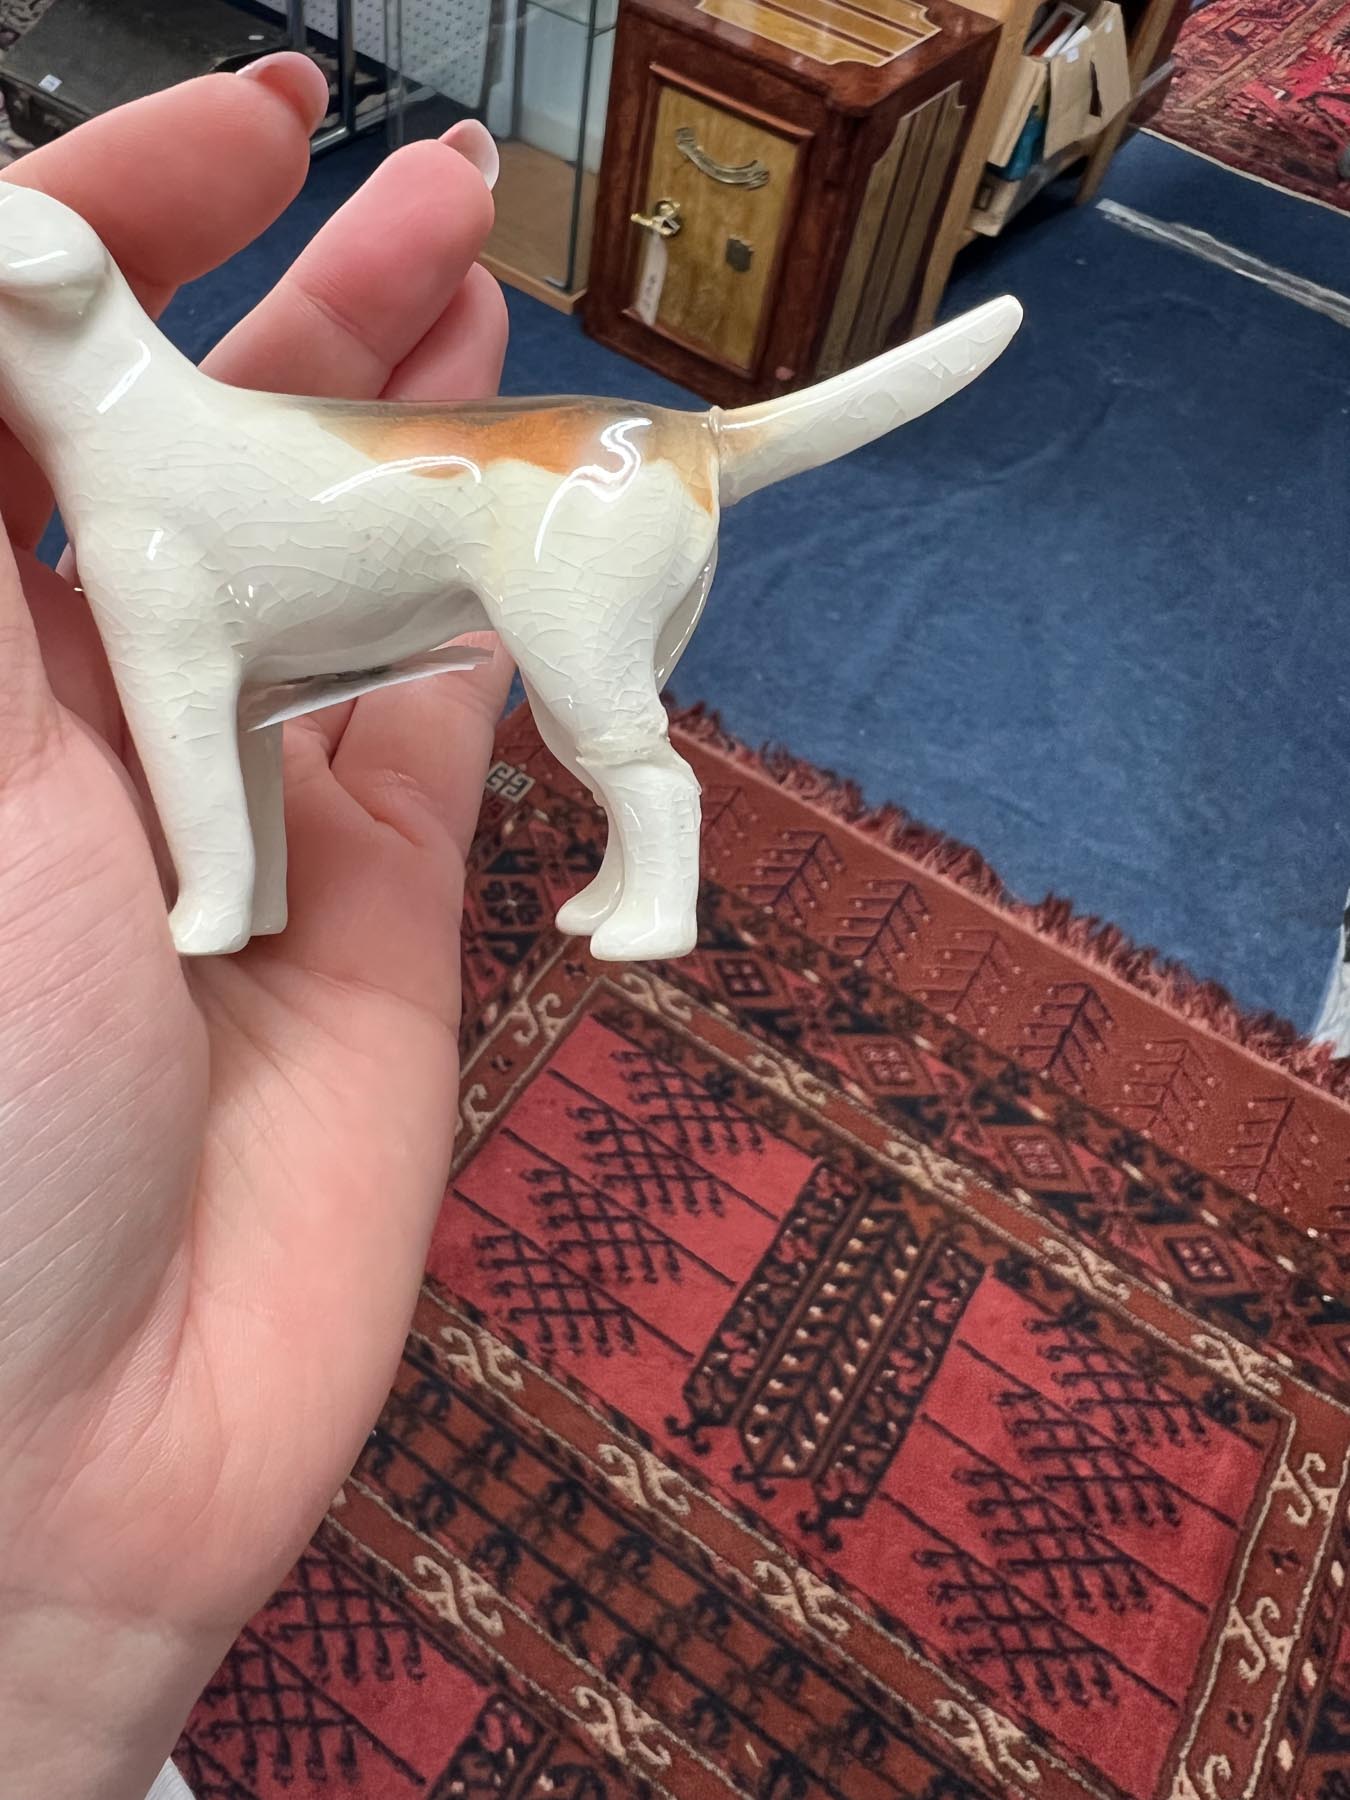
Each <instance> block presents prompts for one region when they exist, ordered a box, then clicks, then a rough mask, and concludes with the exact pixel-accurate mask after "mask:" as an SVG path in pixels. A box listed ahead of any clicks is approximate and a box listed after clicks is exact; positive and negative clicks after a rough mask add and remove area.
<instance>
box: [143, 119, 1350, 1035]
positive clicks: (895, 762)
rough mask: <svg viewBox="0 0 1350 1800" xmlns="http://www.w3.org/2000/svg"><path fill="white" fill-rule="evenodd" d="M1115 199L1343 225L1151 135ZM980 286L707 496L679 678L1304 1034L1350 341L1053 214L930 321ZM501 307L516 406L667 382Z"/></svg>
mask: <svg viewBox="0 0 1350 1800" xmlns="http://www.w3.org/2000/svg"><path fill="white" fill-rule="evenodd" d="M376 154H377V150H376V148H375V147H373V146H369V145H363V146H360V147H357V148H355V149H351V150H347V151H343V152H340V153H337V154H335V155H333V156H331V157H329V158H327V159H325V160H324V161H323V162H321V163H320V164H319V165H318V166H317V167H316V169H315V171H314V173H313V176H312V179H311V182H310V185H309V187H308V188H307V190H306V193H305V194H304V195H303V196H302V197H301V199H300V200H299V201H297V203H296V205H295V206H294V207H293V208H292V209H291V211H290V212H289V213H288V214H287V216H286V217H285V219H283V220H282V221H281V222H280V223H279V224H278V225H277V226H276V227H275V228H274V229H273V230H272V231H271V232H270V233H269V234H268V235H267V236H266V237H265V238H264V239H263V240H261V241H260V243H259V244H258V245H256V246H255V247H254V248H253V249H252V250H251V251H250V252H249V253H248V254H247V255H245V256H243V257H241V258H239V259H237V261H236V262H235V263H234V264H233V265H232V266H231V267H230V268H229V269H228V270H225V271H223V272H221V273H218V274H217V275H215V276H212V277H210V278H209V279H207V280H205V281H203V282H200V283H198V284H197V286H196V287H195V288H194V289H193V290H192V291H191V292H190V293H188V294H186V295H184V296H183V297H181V298H180V300H179V301H178V302H177V303H176V304H175V306H174V308H173V310H172V312H171V315H170V326H171V329H172V330H173V333H174V335H175V336H176V337H177V338H178V340H179V342H181V343H182V344H183V346H184V347H185V348H186V349H188V350H189V351H190V352H192V353H193V354H200V353H201V352H202V351H203V350H205V348H207V346H208V345H209V344H210V343H211V342H213V341H214V340H215V338H216V337H217V336H219V334H220V333H221V332H222V331H223V330H224V329H226V328H227V327H228V326H229V325H230V324H232V323H233V322H234V320H235V319H236V318H238V317H239V316H240V314H241V313H242V312H243V311H244V310H245V309H246V308H247V306H248V305H249V304H250V303H251V302H252V301H253V300H254V299H255V298H256V297H257V296H258V295H259V294H261V293H262V292H263V291H264V289H265V288H266V287H267V285H268V284H269V283H270V282H271V280H273V279H274V278H275V276H276V275H277V274H278V273H279V272H280V270H281V268H282V267H283V266H284V264H285V262H286V261H287V260H288V258H289V257H290V255H292V254H293V252H294V250H295V249H296V248H298V246H299V244H300V243H301V242H302V241H303V240H304V239H305V238H307V237H308V236H309V235H310V233H311V232H312V231H313V230H314V229H315V227H316V226H317V224H318V223H319V222H320V221H321V220H322V218H323V217H325V216H326V215H327V213H328V212H329V211H330V210H331V209H332V207H333V206H334V205H336V204H337V203H338V202H339V201H340V200H341V199H342V198H343V197H345V194H346V193H347V192H349V191H350V189H351V187H352V186H353V185H354V184H355V182H356V181H357V180H358V179H359V178H360V176H361V175H362V174H363V173H364V171H365V170H366V169H367V168H368V167H369V166H370V165H371V162H372V161H373V159H374V157H375V155H376ZM1178 159H1179V160H1178ZM1108 192H1110V193H1112V194H1113V195H1115V196H1116V197H1118V198H1120V199H1121V200H1123V201H1125V202H1126V203H1128V204H1129V205H1131V206H1134V207H1137V208H1138V209H1139V210H1141V211H1146V212H1152V213H1154V214H1155V216H1160V217H1172V218H1177V217H1181V218H1184V219H1185V221H1186V222H1187V223H1191V224H1198V225H1201V226H1204V227H1205V228H1206V229H1209V230H1212V231H1214V232H1216V234H1217V235H1220V236H1222V235H1224V234H1225V233H1228V234H1229V235H1230V237H1231V238H1232V239H1234V240H1235V241H1238V242H1240V243H1241V244H1242V247H1243V248H1246V249H1248V250H1252V251H1255V252H1256V253H1257V254H1261V255H1264V256H1266V257H1267V258H1269V259H1270V260H1273V261H1275V262H1277V263H1278V262H1287V264H1288V265H1289V266H1291V267H1293V268H1294V269H1295V270H1296V272H1298V273H1301V274H1305V275H1307V276H1310V277H1311V278H1313V279H1318V280H1321V281H1323V282H1329V283H1330V282H1333V281H1335V282H1336V285H1340V286H1350V267H1347V265H1346V263H1345V260H1344V259H1345V258H1346V257H1347V255H1350V223H1348V222H1347V221H1346V220H1345V219H1344V218H1341V217H1338V216H1336V215H1333V214H1331V213H1329V212H1324V211H1321V210H1320V209H1317V208H1314V207H1311V206H1305V205H1303V204H1301V203H1299V202H1296V201H1292V200H1288V199H1286V198H1285V197H1284V196H1281V195H1272V194H1267V193H1266V192H1265V191H1264V190H1261V189H1258V188H1254V187H1253V186H1252V184H1250V183H1247V182H1243V181H1241V180H1240V179H1239V178H1238V177H1236V176H1232V175H1229V174H1227V173H1225V172H1223V171H1220V170H1217V169H1214V168H1211V167H1210V166H1209V165H1208V164H1205V163H1204V162H1202V161H1200V160H1199V159H1197V158H1194V157H1188V156H1186V154H1185V153H1184V152H1182V151H1179V150H1175V149H1173V148H1171V147H1170V146H1167V145H1162V144H1158V143H1154V142H1151V141H1149V140H1146V139H1145V140H1136V142H1135V143H1134V144H1133V145H1131V146H1130V147H1129V148H1128V149H1127V150H1126V151H1125V152H1124V153H1123V156H1122V158H1121V159H1120V161H1119V163H1118V165H1117V170H1116V171H1115V173H1114V175H1113V179H1112V182H1111V184H1110V185H1109V187H1108ZM1150 196H1152V200H1151V199H1150ZM1282 218H1283V219H1284V221H1285V222H1284V224H1281V219H1282ZM1338 258H1339V259H1341V260H1340V261H1339V262H1338V260H1337V259H1338ZM1338 268H1341V269H1344V270H1345V274H1344V275H1343V276H1342V277H1341V278H1340V279H1339V281H1336V271H1337V269H1338ZM1003 291H1008V292H1012V293H1015V294H1017V295H1018V296H1019V297H1020V298H1021V299H1022V301H1023V302H1024V304H1025V306H1026V309H1027V323H1026V325H1025V327H1024V329H1023V332H1022V334H1021V335H1020V337H1019V338H1018V339H1017V341H1016V342H1015V343H1014V345H1013V347H1012V349H1011V350H1010V351H1009V352H1008V353H1007V355H1006V356H1005V357H1004V359H1003V361H1002V362H1001V363H1000V364H999V365H998V366H997V367H996V368H995V369H994V370H993V371H992V372H991V373H990V374H989V375H987V376H986V377H985V378H984V379H983V380H982V381H981V382H980V383H978V384H977V385H976V387H974V388H973V389H971V390H970V391H969V392H968V393H967V394H965V395H963V396H961V397H959V398H958V399H957V400H955V401H953V402H952V403H951V404H950V405H949V406H947V407H945V408H943V409H942V410H941V411H939V412H937V413H935V414H932V415H930V416H929V417H928V418H926V419H923V420H921V421H919V422H918V423H916V424H915V425H913V426H911V427H909V428H908V429H907V430H905V431H904V432H902V433H900V434H899V435H898V436H896V437H894V438H892V439H891V440H889V441H887V442H885V443H882V444H878V445H875V446H873V447H872V448H871V449H869V450H867V451H864V452H862V453H860V454H859V455H857V456H855V457H853V458H851V459H850V460H848V461H846V462H844V463H841V464H839V465H837V466H835V467H834V468H832V469H829V470H823V471H820V472H818V473H816V474H814V475H811V476H806V477H803V478H801V479H800V480H798V481H796V482H794V483H792V484H790V485H789V486H787V487H782V488H777V489H774V490H770V491H769V492H767V493H764V494H762V495H759V496H757V497H756V498H755V499H753V500H752V501H750V502H749V503H747V504H746V505H745V506H744V507H742V508H739V509H737V510H736V511H734V512H733V513H731V514H730V515H729V516H728V518H727V520H726V525H725V531H724V537H723V559H722V565H721V574H720V576H719V579H718V585H717V588H716V590H715V593H714V598H713V601H712V604H711V605H710V607H709V610H708V613H707V615H706V618H705V620H704V623H703V625H702V626H701V628H700V630H699V633H698V635H697V636H696V638H695V639H694V642H693V644H692V646H691V648H690V650H689V652H688V654H687V656H686V658H685V661H684V663H683V664H682V666H681V668H680V670H679V672H678V676H677V678H676V682H675V688H676V692H677V694H678V696H679V698H680V699H681V700H682V701H693V700H703V701H706V702H707V703H708V704H709V705H711V706H713V707H715V708H716V709H717V710H718V711H719V712H720V713H721V715H722V717H723V719H724V720H725V722H726V724H727V725H728V727H729V728H730V729H731V730H732V731H734V732H735V733H736V734H737V735H738V736H740V737H741V738H743V739H745V740H747V741H749V742H750V743H752V744H753V743H758V742H761V741H764V740H774V741H777V742H780V743H783V744H785V745H787V746H788V747H789V748H790V749H791V750H792V751H794V752H795V753H796V754H797V755H798V756H801V757H805V758H807V759H809V760H810V761H812V762H815V763H818V764H822V765H824V766H826V767H829V768H832V769H834V770H836V771H838V772H840V773H842V774H845V775H848V776H851V777H852V778H853V779H854V780H856V781H857V782H858V783H859V784H860V785H861V787H862V789H863V791H864V793H865V794H866V795H867V797H868V798H869V799H870V800H872V801H876V802H881V801H885V800H894V801H897V802H899V803H900V804H901V805H902V806H904V807H905V808H906V809H907V810H908V811H910V812H911V813H912V814H913V815H914V816H916V817H917V818H919V819H921V820H923V821H925V822H926V823H928V824H929V825H932V826H935V827H937V828H938V829H940V830H942V831H944V832H947V833H950V834H951V835H953V836H954V837H956V838H959V839H962V840H964V841H966V842H968V843H971V844H973V845H975V846H976V847H978V848H979V849H980V850H981V851H982V852H983V853H984V855H985V856H986V857H987V858H988V859H989V861H990V862H991V863H993V865H994V866H995V867H996V868H997V869H999V871H1000V872H1001V873H1002V875H1003V876H1004V878H1005V879H1006V881H1007V882H1008V884H1009V886H1010V887H1011V888H1012V889H1013V890H1015V891H1016V892H1018V893H1019V894H1021V895H1023V896H1024V897H1027V898H1030V899H1036V898H1039V897H1040V896H1041V895H1043V894H1044V893H1046V892H1047V891H1054V892H1057V893H1060V894H1063V895H1067V896H1068V897H1070V898H1071V899H1072V900H1074V901H1075V902H1076V903H1077V905H1078V906H1079V907H1080V908H1082V909H1083V910H1085V911H1090V912H1093V913H1096V914H1099V915H1101V916H1103V917H1106V918H1109V919H1111V920H1113V921H1114V922H1115V923H1116V924H1117V925H1119V926H1121V927H1122V928H1123V929H1124V930H1125V931H1126V932H1127V933H1129V935H1130V936H1132V937H1134V938H1135V939H1137V940H1139V941H1141V942H1145V943H1150V944H1154V945H1156V946H1158V947H1159V948H1160V949H1161V950H1162V951H1163V952H1164V953H1165V954H1166V955H1168V956H1169V957H1176V958H1180V959H1181V960H1183V961H1184V962H1186V963H1187V964H1189V966H1190V967H1191V968H1192V969H1193V970H1194V971H1195V972H1196V973H1197V974H1199V975H1202V976H1208V977H1212V978H1214V979H1216V980H1218V981H1221V982H1222V983H1223V984H1224V985H1225V986H1227V987H1228V988H1229V989H1230V990H1231V991H1232V993H1233V994H1234V995H1235V997H1236V998H1237V999H1238V1001H1239V1002H1240V1003H1241V1004H1242V1005H1243V1006H1246V1007H1251V1008H1272V1009H1274V1010H1276V1011H1278V1012H1281V1013H1283V1014H1285V1015H1287V1016H1289V1017H1291V1018H1293V1019H1294V1020H1295V1021H1297V1022H1298V1023H1300V1024H1303V1025H1305V1026H1306V1025H1308V1024H1310V1023H1311V1020H1312V1017H1313V1013H1314V1010H1315V1008H1316V1004H1317V1001H1318V998H1319V995H1320V992H1321V987H1322V983H1323V980H1324V977H1325V975H1326V972H1327V966H1328V963H1329V960H1330V956H1331V953H1332V950H1333V946H1334V933H1335V928H1336V925H1337V921H1338V916H1339V912H1340V908H1341V904H1342V901H1343V899H1344V896H1345V891H1346V886H1347V883H1348V882H1350V807H1347V803H1346V799H1345V772H1344V758H1345V754H1346V752H1345V746H1346V744H1347V743H1350V686H1348V684H1347V682H1346V679H1345V675H1344V667H1345V662H1346V657H1345V652H1344V649H1343V625H1342V622H1341V613H1342V612H1343V610H1344V608H1345V606H1346V604H1347V594H1346V571H1347V569H1350V509H1348V508H1347V505H1346V484H1347V474H1348V472H1350V335H1348V334H1347V333H1346V332H1345V330H1344V329H1342V328H1341V327H1338V326H1337V325H1335V324H1333V323H1331V322H1330V321H1328V320H1327V319H1325V318H1322V317H1320V316H1317V315H1315V314H1313V313H1311V312H1308V311H1306V310H1304V309H1302V308H1300V307H1298V306H1295V305H1293V304H1292V303H1290V302H1288V301H1285V300H1281V299H1277V298H1275V297H1273V296H1272V295H1270V294H1269V293H1268V292H1266V291H1265V290H1263V289H1261V288H1260V287H1257V286H1255V285H1253V284H1252V283H1250V282H1247V281H1243V280H1241V279H1239V278H1237V277H1235V276H1232V275H1230V274H1228V273H1226V272H1224V271H1223V270H1221V269H1218V268H1215V267H1213V266H1211V265H1208V264H1206V263H1204V262H1201V261H1199V260H1197V259H1195V258H1193V257H1189V256H1187V255H1185V254H1182V253H1180V252H1177V251H1173V250H1171V249H1168V248H1165V247H1161V246H1157V245H1153V244H1150V243H1147V242H1144V241H1141V240H1140V239H1138V238H1136V237H1134V236H1131V235H1130V234H1128V233H1126V232H1125V231H1122V230H1121V229H1120V228H1119V227H1118V226H1115V225H1113V224H1111V223H1109V222H1108V221H1107V220H1106V219H1105V218H1104V217H1103V216H1102V215H1101V214H1099V213H1097V212H1095V211H1094V210H1092V209H1083V210H1067V211H1066V210H1063V209H1059V210H1056V209H1055V208H1054V207H1053V204H1052V203H1050V204H1047V206H1045V207H1043V208H1042V209H1041V210H1040V213H1039V216H1038V217H1037V218H1036V219H1035V220H1032V221H1030V222H1028V224H1027V225H1026V226H1025V228H1023V229H1019V230H1016V231H1014V232H1013V233H1011V234H1010V235H1009V236H1008V237H1007V238H1006V240H1005V241H1003V242H1002V243H1000V244H998V245H997V246H993V247H991V248H989V249H981V250H978V251H973V252H971V253H970V255H969V257H968V259H967V260H965V261H964V263H963V265H962V266H961V268H960V272H959V277H958V280H957V282H956V284H955V286H954V288H953V290H952V293H951V295H950V302H949V306H948V311H956V310H958V309H960V308H962V307H965V306H968V305H972V304H974V303H975V302H977V301H979V300H982V299H984V298H986V297H988V296H990V295H993V294H995V293H999V292H1003ZM511 315H512V325H513V339H512V347H511V352H510V356H509V358H508V363H507V377H506V387H507V389H508V391H510V392H513V393H518V394H519V393H541V394H556V393H566V392H576V393H587V392H595V393H609V394H622V395H626V396H630V397H633V398H648V399H657V400H667V401H673V402H674V403H676V404H688V403H689V400H688V396H685V395H682V394H681V393H680V392H679V390H677V389H675V388H672V387H670V386H669V385H668V384H666V383H664V382H661V381H658V380H656V379H655V378H653V377H651V376H648V375H647V374H645V373H644V372H643V371H641V370H639V369H637V368H636V367H634V366H633V365H631V364H629V363H626V362H624V361H622V360H620V359H618V358H616V357H614V356H612V355H610V354H609V353H608V352H606V351H604V350H601V349H600V348H598V347H597V346H596V345H594V344H592V343H591V342H590V341H589V340H588V339H587V338H585V337H584V336H583V335H582V333H581V331H580V330H579V328H578V327H577V326H576V325H575V324H574V323H573V322H571V321H569V320H566V319H564V318H562V317H560V316H559V315H557V314H555V313H552V312H550V311H548V310H547V309H546V308H544V307H542V306H540V305H537V304H536V303H534V302H531V301H529V300H527V299H523V298H521V297H520V296H517V295H513V296H511Z"/></svg>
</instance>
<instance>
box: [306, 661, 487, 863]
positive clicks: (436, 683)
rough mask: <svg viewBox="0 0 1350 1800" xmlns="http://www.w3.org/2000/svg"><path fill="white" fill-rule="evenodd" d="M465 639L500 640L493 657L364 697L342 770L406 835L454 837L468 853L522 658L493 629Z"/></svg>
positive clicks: (337, 760) (338, 769) (347, 738)
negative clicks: (516, 661) (515, 664)
mask: <svg viewBox="0 0 1350 1800" xmlns="http://www.w3.org/2000/svg"><path fill="white" fill-rule="evenodd" d="M463 641H464V642H465V643H466V644H481V645H482V646H484V647H485V648H490V649H491V650H492V652H493V657H492V661H491V662H490V663H488V664H486V665H485V666H484V667H483V668H481V669H472V670H470V671H468V672H467V673H464V674H457V675H433V676H430V677H429V678H427V679H426V680H424V681H417V682H412V683H409V684H408V685H407V686H405V687H403V688H386V689H384V690H383V691H381V692H379V693H374V694H367V695H366V696H365V698H364V699H362V700H358V701H357V703H356V707H355V709H354V711H353V713H352V716H351V719H350V721H349V722H348V725H347V729H346V731H345V732H344V733H343V734H342V742H341V744H339V746H338V750H337V754H336V756H335V757H334V758H333V773H334V774H335V775H336V776H337V777H338V780H339V781H341V783H342V785H343V786H344V787H345V788H346V789H347V791H348V793H350V794H352V795H353V796H354V797H355V798H356V799H358V800H359V801H360V802H361V804H362V805H363V806H364V807H365V808H366V810H367V811H368V812H370V813H372V814H373V815H374V816H375V817H376V818H379V819H382V820H384V821H385V822H386V823H387V824H391V825H393V826H394V827H395V828H396V829H397V830H399V831H400V832H402V833H403V835H404V836H406V837H411V838H413V839H414V840H417V841H424V842H426V843H428V844H429V845H430V846H431V847H432V848H433V849H436V848H438V847H439V846H440V845H441V844H442V842H443V841H446V840H448V841H449V842H450V843H451V844H452V845H453V846H454V847H455V849H456V850H457V851H458V852H459V854H460V855H461V856H467V855H468V851H469V845H470V844H471V843H472V842H473V831H474V825H475V824H476V822H477V819H478V803H479V800H480V798H481V790H482V785H483V778H484V777H485V776H486V774H487V770H488V760H487V759H488V751H489V750H490V749H491V747H492V737H493V733H494V732H495V731H496V728H497V723H498V721H499V720H500V718H501V715H502V708H503V706H504V705H505V704H506V696H507V693H508V691H509V689H510V686H511V675H512V664H511V659H510V657H509V656H508V655H507V654H506V651H505V650H504V649H503V648H502V646H501V645H500V644H499V643H498V642H497V640H496V638H494V637H492V636H491V635H489V634H486V633H475V634H473V635H471V636H469V637H466V638H465V639H464V640H463ZM480 765H481V766H480Z"/></svg>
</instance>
